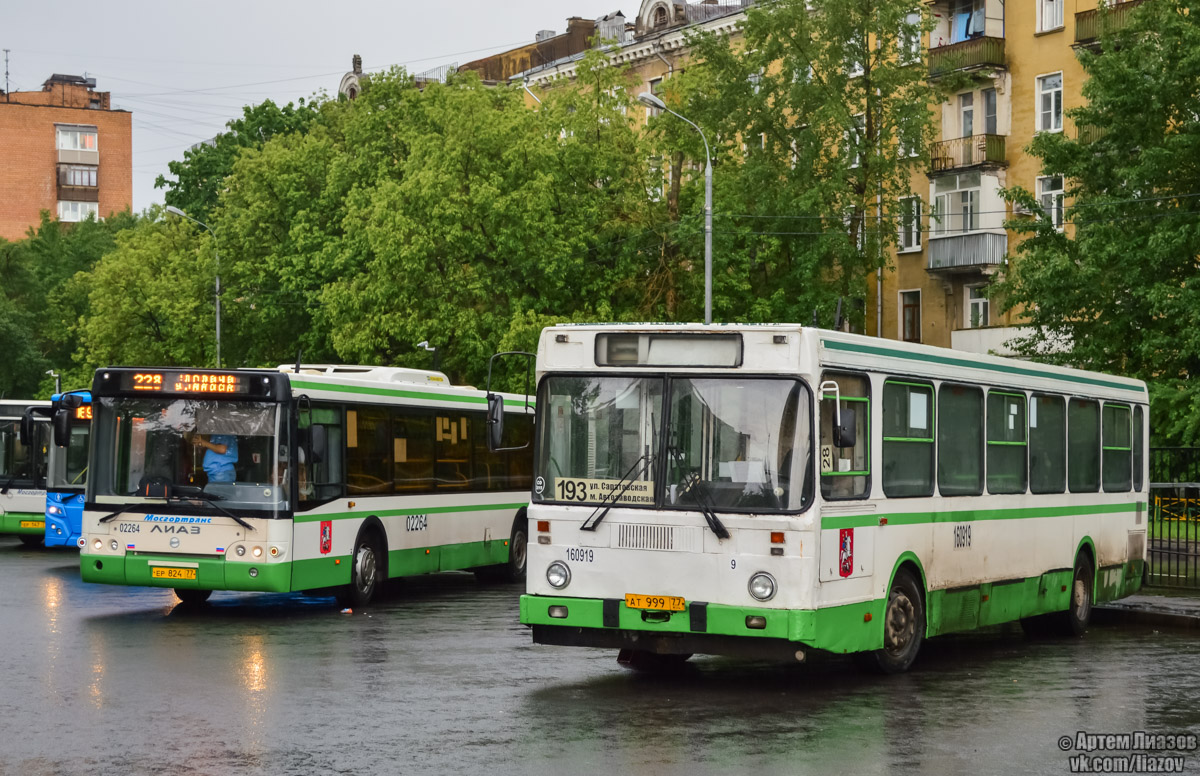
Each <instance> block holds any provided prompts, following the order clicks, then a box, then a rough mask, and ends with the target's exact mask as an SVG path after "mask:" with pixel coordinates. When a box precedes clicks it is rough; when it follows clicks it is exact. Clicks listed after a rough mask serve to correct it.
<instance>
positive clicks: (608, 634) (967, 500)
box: [520, 325, 1148, 672]
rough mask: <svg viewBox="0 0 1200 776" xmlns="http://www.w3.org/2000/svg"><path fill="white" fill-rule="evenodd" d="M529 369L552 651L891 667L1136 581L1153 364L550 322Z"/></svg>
mask: <svg viewBox="0 0 1200 776" xmlns="http://www.w3.org/2000/svg"><path fill="white" fill-rule="evenodd" d="M537 377H538V393H537V429H538V431H537V433H538V443H537V446H536V447H537V452H536V458H535V462H534V485H533V500H532V503H531V505H530V509H529V516H530V527H531V540H530V545H529V546H530V556H529V557H530V564H531V565H530V569H531V570H530V574H529V577H528V581H527V588H528V590H527V594H526V595H525V596H523V597H522V598H521V609H520V611H521V621H522V622H523V623H525V624H527V625H530V626H532V630H533V639H534V641H535V642H537V643H542V644H555V645H570V646H589V647H606V648H611V649H614V650H619V651H620V652H619V656H620V657H619V659H621V660H622V662H626V663H629V664H631V665H634V666H639V665H644V666H654V665H660V664H662V663H670V662H677V661H681V660H686V659H687V657H688V656H689V655H691V654H693V653H707V654H719V655H735V656H736V655H740V656H746V657H756V658H780V659H787V660H804V659H806V658H807V656H808V655H809V654H810V653H811V652H812V651H814V650H819V651H827V652H833V653H856V654H857V655H859V657H860V659H861V660H862V661H863V662H865V663H867V664H869V665H870V666H871V667H873V668H876V669H879V670H882V671H886V672H898V671H904V670H906V669H907V668H908V667H909V666H910V665H911V664H912V662H913V660H914V659H915V658H916V656H917V653H918V651H919V650H920V648H921V644H922V642H923V640H924V639H925V638H926V637H930V636H937V635H939V634H944V633H952V632H956V631H966V630H971V629H974V628H977V627H980V626H984V625H992V624H997V623H1003V622H1008V621H1012V620H1021V621H1022V622H1023V623H1024V624H1026V625H1028V626H1030V627H1031V628H1036V629H1042V628H1052V629H1057V630H1061V631H1063V632H1066V633H1074V634H1079V635H1082V633H1083V630H1084V628H1085V627H1086V625H1087V623H1088V619H1089V615H1090V612H1091V607H1092V606H1093V604H1095V603H1097V602H1101V601H1108V600H1112V599H1115V598H1118V597H1121V596H1124V595H1128V594H1130V593H1132V592H1134V591H1136V590H1137V589H1138V588H1139V586H1140V584H1141V580H1142V573H1143V568H1144V559H1145V551H1146V513H1147V503H1146V502H1147V486H1148V483H1147V470H1146V466H1147V456H1146V454H1145V451H1146V444H1147V439H1148V432H1147V427H1146V407H1147V394H1146V388H1145V385H1144V384H1143V383H1142V382H1140V381H1138V380H1132V379H1127V378H1122V377H1114V376H1110V375H1103V374H1095V373H1089V372H1083V371H1078V370H1073V369H1065V368H1057V367H1053V366H1046V365H1040V364H1033V363H1029V362H1022V361H1015V360H1009V359H1004V358H998V357H991V356H977V355H972V354H967V353H962V352H957V351H951V350H946V349H941V348H933V347H927V346H921V345H910V344H907V343H900V342H890V341H889V342H884V341H882V340H879V339H874V338H868V337H864V336H858V335H852V334H845V333H840V332H833V331H822V330H818V329H812V328H807V327H801V326H796V325H756V326H700V325H678V326H654V325H633V326H561V327H555V328H549V329H546V330H545V331H544V332H543V334H542V337H541V341H540V344H539V347H538V353H537Z"/></svg>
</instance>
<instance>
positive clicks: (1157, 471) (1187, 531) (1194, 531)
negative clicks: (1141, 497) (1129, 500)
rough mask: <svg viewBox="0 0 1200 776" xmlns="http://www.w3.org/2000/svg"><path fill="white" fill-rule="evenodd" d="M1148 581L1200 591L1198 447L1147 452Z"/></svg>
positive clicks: (1164, 448) (1199, 476)
mask: <svg viewBox="0 0 1200 776" xmlns="http://www.w3.org/2000/svg"><path fill="white" fill-rule="evenodd" d="M1146 534H1147V540H1148V545H1147V547H1146V582H1147V584H1150V585H1155V586H1160V587H1182V588H1200V448H1195V447H1155V448H1151V450H1150V519H1149V524H1148V526H1147V531H1146Z"/></svg>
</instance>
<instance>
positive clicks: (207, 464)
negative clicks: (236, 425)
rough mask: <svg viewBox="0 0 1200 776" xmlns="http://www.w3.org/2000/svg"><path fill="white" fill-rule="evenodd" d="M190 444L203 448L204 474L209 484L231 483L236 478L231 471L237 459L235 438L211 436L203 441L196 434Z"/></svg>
mask: <svg viewBox="0 0 1200 776" xmlns="http://www.w3.org/2000/svg"><path fill="white" fill-rule="evenodd" d="M192 444H194V445H196V447H203V448H204V451H205V452H204V463H203V466H204V473H205V474H207V475H208V481H209V482H233V481H234V480H235V479H236V478H237V475H236V473H235V472H234V469H233V465H234V464H235V463H237V459H238V449H237V437H236V436H233V435H232V434H213V435H212V436H210V437H209V438H208V439H205V438H204V437H203V436H201V435H199V434H197V435H196V436H195V437H193V439H192Z"/></svg>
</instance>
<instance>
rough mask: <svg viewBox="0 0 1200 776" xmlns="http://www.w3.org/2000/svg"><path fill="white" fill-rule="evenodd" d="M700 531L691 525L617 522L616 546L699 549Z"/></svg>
mask: <svg viewBox="0 0 1200 776" xmlns="http://www.w3.org/2000/svg"><path fill="white" fill-rule="evenodd" d="M701 544H702V542H701V533H700V531H699V529H697V528H694V527H691V526H673V525H641V524H638V523H619V524H618V525H617V548H618V549H623V550H675V551H677V552H699V551H701V549H702V547H701Z"/></svg>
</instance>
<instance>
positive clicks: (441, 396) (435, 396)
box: [292, 380, 534, 407]
mask: <svg viewBox="0 0 1200 776" xmlns="http://www.w3.org/2000/svg"><path fill="white" fill-rule="evenodd" d="M292 386H293V387H295V388H307V389H308V390H310V391H333V392H335V393H365V394H370V395H373V396H395V397H397V398H400V399H422V400H424V401H448V402H459V403H461V404H485V405H486V404H487V399H486V398H485V397H483V396H457V395H454V394H445V393H430V392H428V391H407V390H403V389H400V388H376V387H374V386H365V385H362V386H360V385H336V384H327V383H310V382H308V381H306V380H292ZM504 404H505V406H508V407H524V406H525V404H526V402H524V401H522V400H520V399H505V400H504ZM528 404H529V406H530V407H532V406H534V402H533V401H532V400H531V401H529V402H528Z"/></svg>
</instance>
